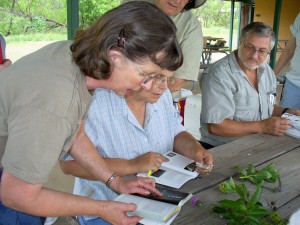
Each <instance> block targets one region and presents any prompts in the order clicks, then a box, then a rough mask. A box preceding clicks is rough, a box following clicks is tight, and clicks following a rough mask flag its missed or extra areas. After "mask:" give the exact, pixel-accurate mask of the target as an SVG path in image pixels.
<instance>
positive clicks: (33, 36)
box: [5, 27, 237, 46]
mask: <svg viewBox="0 0 300 225" xmlns="http://www.w3.org/2000/svg"><path fill="white" fill-rule="evenodd" d="M202 31H203V35H204V36H212V37H221V38H224V39H225V40H226V41H227V44H228V41H229V29H226V28H222V27H210V28H206V27H203V28H202ZM236 39H237V31H236V30H234V33H233V46H235V43H236ZM5 40H6V42H7V43H8V44H12V43H20V42H27V41H59V40H67V31H66V30H62V31H55V32H43V33H30V34H22V35H10V36H6V37H5Z"/></svg>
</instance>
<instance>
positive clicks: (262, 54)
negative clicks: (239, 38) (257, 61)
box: [243, 43, 270, 57]
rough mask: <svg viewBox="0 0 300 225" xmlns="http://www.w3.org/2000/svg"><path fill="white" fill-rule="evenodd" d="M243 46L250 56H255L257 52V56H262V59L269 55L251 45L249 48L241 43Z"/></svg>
mask: <svg viewBox="0 0 300 225" xmlns="http://www.w3.org/2000/svg"><path fill="white" fill-rule="evenodd" d="M250 45H251V44H250ZM243 46H244V48H245V49H246V50H247V51H248V52H250V53H251V54H255V52H257V55H258V56H263V57H267V56H268V55H269V54H270V52H269V51H263V50H262V49H256V48H255V47H254V46H253V45H252V46H249V45H246V44H245V43H243Z"/></svg>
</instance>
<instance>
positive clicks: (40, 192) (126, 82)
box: [0, 2, 183, 225]
mask: <svg viewBox="0 0 300 225" xmlns="http://www.w3.org/2000/svg"><path fill="white" fill-rule="evenodd" d="M182 61H183V56H182V52H181V49H180V46H179V44H178V41H177V39H176V27H175V26H174V24H173V22H172V20H171V19H170V18H169V17H168V16H166V15H165V14H164V13H162V12H161V11H160V10H158V9H157V8H156V7H154V6H153V5H151V4H149V3H144V2H132V3H128V4H124V5H121V6H119V7H117V8H115V9H112V10H110V11H108V12H107V13H106V14H104V15H103V16H102V17H101V18H100V19H99V20H98V21H96V23H95V24H93V25H92V26H91V27H89V28H87V29H86V30H79V31H78V32H77V34H76V36H75V39H74V41H60V42H55V43H52V44H50V45H48V46H45V47H44V48H41V49H40V50H38V51H36V52H34V53H32V54H30V55H27V56H25V57H23V58H21V59H20V60H18V61H17V62H15V63H14V64H13V65H12V66H10V67H8V68H7V69H6V70H4V71H3V72H1V75H0V159H1V165H0V177H1V183H0V196H1V197H0V218H1V219H0V224H1V225H4V224H5V225H7V224H16V225H21V224H30V225H41V224H43V221H44V219H45V217H46V216H50V217H51V216H75V215H90V216H97V217H101V218H103V219H105V220H107V221H109V222H110V223H112V224H122V225H127V224H136V223H137V222H138V221H139V220H140V219H141V218H140V217H129V216H127V212H129V211H133V210H135V209H136V206H135V205H134V204H126V203H120V202H114V201H99V200H93V199H90V198H84V197H79V196H76V195H71V194H67V193H63V192H59V191H56V190H51V189H47V188H44V187H43V184H44V183H45V182H46V181H47V179H48V177H49V174H50V172H51V170H52V169H53V168H54V166H55V164H56V162H57V161H58V160H59V159H60V158H62V157H64V155H65V154H66V153H67V152H68V153H69V154H70V155H71V156H72V157H73V158H74V160H75V161H76V162H78V164H79V165H80V166H81V167H83V168H85V169H86V170H87V171H88V172H89V173H91V174H93V175H94V176H95V177H96V179H97V180H99V181H101V182H104V183H105V184H106V186H107V187H109V188H111V189H112V190H114V191H116V192H118V193H140V194H150V193H151V192H153V193H155V194H157V195H161V193H160V192H158V190H157V189H156V188H155V187H154V185H155V183H154V180H152V179H149V178H133V179H126V178H122V177H120V176H119V175H118V174H117V173H115V171H114V170H113V169H112V168H111V167H110V165H108V164H106V163H105V161H104V160H103V158H102V157H101V156H99V154H98V152H97V150H96V149H95V147H94V145H93V144H92V142H91V141H90V139H89V138H88V136H87V135H86V133H85V132H84V129H83V121H84V119H85V114H86V111H87V108H88V105H89V103H90V100H91V94H90V92H92V91H93V90H94V89H96V88H98V87H102V88H106V89H111V90H113V91H115V93H116V94H118V95H125V94H126V93H127V92H128V91H129V90H139V89H140V88H144V89H146V90H147V89H149V88H150V87H151V85H152V79H153V78H154V77H155V76H156V75H157V74H158V73H160V71H161V70H163V69H166V70H170V71H174V70H176V69H177V68H179V67H180V66H181V65H182ZM138 68H139V69H138Z"/></svg>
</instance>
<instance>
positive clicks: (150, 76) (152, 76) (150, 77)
mask: <svg viewBox="0 0 300 225" xmlns="http://www.w3.org/2000/svg"><path fill="white" fill-rule="evenodd" d="M135 67H136V68H137V69H138V71H139V72H140V73H141V74H143V76H144V77H145V78H144V80H143V81H142V83H143V84H147V83H148V82H149V81H151V80H153V82H154V84H156V85H161V84H163V83H164V82H166V81H167V83H169V82H171V81H173V80H175V78H174V77H166V76H165V75H162V74H159V73H153V74H148V75H146V73H145V72H144V71H143V70H142V69H141V68H139V67H138V66H137V65H135ZM158 76H161V77H162V78H160V79H158Z"/></svg>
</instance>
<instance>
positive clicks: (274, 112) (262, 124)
mask: <svg viewBox="0 0 300 225" xmlns="http://www.w3.org/2000/svg"><path fill="white" fill-rule="evenodd" d="M274 43H275V35H274V32H273V30H272V28H271V27H270V26H268V25H266V24H264V23H261V22H254V23H251V24H249V25H247V26H246V27H244V28H243V30H242V32H241V38H240V42H239V47H238V50H236V51H233V52H232V53H231V54H230V55H228V56H226V57H224V58H222V59H221V60H219V61H218V62H216V63H214V64H213V65H211V67H210V68H208V70H207V71H206V72H205V74H204V75H203V76H202V78H201V80H200V86H201V88H202V111H201V128H200V131H201V143H203V146H204V147H206V148H210V147H214V146H218V145H221V144H224V143H227V142H230V141H232V140H235V139H237V138H239V137H242V136H245V135H249V134H254V133H266V134H271V135H276V136H282V135H284V133H285V131H286V130H287V129H289V128H290V126H291V125H290V122H289V120H287V119H284V118H281V117H280V116H281V115H282V114H283V113H284V112H289V113H291V114H296V115H300V111H299V110H293V109H287V108H285V109H283V108H281V107H279V106H277V105H275V103H276V77H275V75H274V73H273V71H272V69H271V67H270V66H269V65H268V61H269V54H270V52H271V50H272V48H273V47H274Z"/></svg>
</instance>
